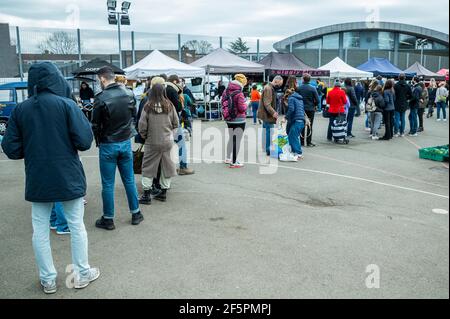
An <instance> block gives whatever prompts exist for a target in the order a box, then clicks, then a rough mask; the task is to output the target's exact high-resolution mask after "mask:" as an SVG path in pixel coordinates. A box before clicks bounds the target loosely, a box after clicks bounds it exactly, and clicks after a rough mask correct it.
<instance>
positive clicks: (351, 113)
mask: <svg viewBox="0 0 450 319" xmlns="http://www.w3.org/2000/svg"><path fill="white" fill-rule="evenodd" d="M355 113H356V108H353V107H351V108H349V109H348V115H347V135H348V136H350V135H352V130H353V119H354V118H355Z"/></svg>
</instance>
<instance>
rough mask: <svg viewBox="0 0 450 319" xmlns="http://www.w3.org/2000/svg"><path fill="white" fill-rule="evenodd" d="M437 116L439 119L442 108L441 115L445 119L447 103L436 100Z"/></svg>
mask: <svg viewBox="0 0 450 319" xmlns="http://www.w3.org/2000/svg"><path fill="white" fill-rule="evenodd" d="M436 105H437V118H438V119H440V118H441V110H442V115H443V116H444V117H443V119H444V120H446V119H447V110H446V108H447V103H445V102H437V104H436Z"/></svg>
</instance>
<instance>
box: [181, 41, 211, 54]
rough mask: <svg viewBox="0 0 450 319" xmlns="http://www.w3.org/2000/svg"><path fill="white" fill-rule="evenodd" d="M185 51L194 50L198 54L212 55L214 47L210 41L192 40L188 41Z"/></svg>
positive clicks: (184, 47)
mask: <svg viewBox="0 0 450 319" xmlns="http://www.w3.org/2000/svg"><path fill="white" fill-rule="evenodd" d="M182 48H183V49H188V50H193V51H195V53H197V54H208V53H211V51H212V50H213V46H212V44H211V43H209V42H208V41H204V40H202V41H197V40H191V41H187V42H186V43H185V44H184V45H183V47H182Z"/></svg>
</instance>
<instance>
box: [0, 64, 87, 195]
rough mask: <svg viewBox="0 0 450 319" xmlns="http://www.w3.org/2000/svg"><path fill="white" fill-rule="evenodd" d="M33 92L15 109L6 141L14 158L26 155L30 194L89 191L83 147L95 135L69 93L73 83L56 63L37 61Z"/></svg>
mask: <svg viewBox="0 0 450 319" xmlns="http://www.w3.org/2000/svg"><path fill="white" fill-rule="evenodd" d="M28 95H29V98H28V99H27V100H26V101H24V102H23V103H21V104H19V105H18V106H17V107H16V108H15V109H14V110H13V112H12V114H11V117H10V119H9V121H8V129H7V130H6V134H5V136H4V139H3V142H2V148H3V150H4V152H5V154H6V155H7V156H8V157H9V158H10V159H14V160H19V159H25V173H26V186H25V199H26V200H27V201H30V202H64V201H69V200H74V199H77V198H80V197H83V196H85V195H86V177H85V174H84V170H83V166H82V164H81V162H80V159H79V157H78V151H86V150H88V149H89V148H90V147H91V144H92V139H93V136H92V130H91V126H90V124H89V121H88V120H87V118H86V116H84V114H83V113H82V112H81V110H80V108H79V107H78V106H77V105H76V103H75V102H74V101H73V100H72V99H71V98H70V96H71V90H70V86H69V84H68V83H67V81H66V80H65V79H64V77H63V76H62V74H61V72H59V70H58V69H57V68H56V66H55V65H54V64H52V63H49V62H43V63H36V64H33V65H32V66H31V67H30V70H29V73H28Z"/></svg>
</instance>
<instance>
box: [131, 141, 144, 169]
mask: <svg viewBox="0 0 450 319" xmlns="http://www.w3.org/2000/svg"><path fill="white" fill-rule="evenodd" d="M143 148H144V145H141V146H139V148H138V149H137V150H136V151H133V171H134V174H136V175H140V174H142V161H143V160H144V152H143V151H142V150H143Z"/></svg>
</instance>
